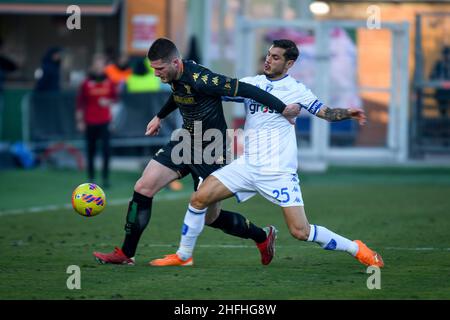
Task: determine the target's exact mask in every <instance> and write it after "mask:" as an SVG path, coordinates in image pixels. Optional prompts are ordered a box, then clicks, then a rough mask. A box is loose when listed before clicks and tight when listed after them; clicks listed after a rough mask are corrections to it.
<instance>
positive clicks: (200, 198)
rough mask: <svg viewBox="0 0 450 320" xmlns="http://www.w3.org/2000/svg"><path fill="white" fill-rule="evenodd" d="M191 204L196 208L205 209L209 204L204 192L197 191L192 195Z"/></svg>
mask: <svg viewBox="0 0 450 320" xmlns="http://www.w3.org/2000/svg"><path fill="white" fill-rule="evenodd" d="M190 203H191V206H193V207H194V208H195V209H199V210H202V209H205V208H206V207H207V206H208V203H207V198H206V196H205V195H204V194H203V193H202V192H198V191H197V192H195V193H194V194H193V195H192V197H191V202H190Z"/></svg>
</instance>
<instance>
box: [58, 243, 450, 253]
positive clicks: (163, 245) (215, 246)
mask: <svg viewBox="0 0 450 320" xmlns="http://www.w3.org/2000/svg"><path fill="white" fill-rule="evenodd" d="M67 245H69V246H77V247H78V246H86V245H89V244H88V243H85V244H64V246H67ZM96 246H97V247H108V246H110V245H109V244H106V243H99V244H96ZM177 246H178V244H175V243H173V244H168V243H151V244H142V247H144V248H145V247H147V248H176V247H177ZM196 247H198V248H213V249H249V248H251V249H254V248H255V246H254V245H243V244H198V245H197V246H196ZM277 248H297V249H322V248H321V247H320V246H314V245H311V246H298V245H277ZM379 249H380V250H396V251H450V248H432V247H416V248H407V247H381V248H379Z"/></svg>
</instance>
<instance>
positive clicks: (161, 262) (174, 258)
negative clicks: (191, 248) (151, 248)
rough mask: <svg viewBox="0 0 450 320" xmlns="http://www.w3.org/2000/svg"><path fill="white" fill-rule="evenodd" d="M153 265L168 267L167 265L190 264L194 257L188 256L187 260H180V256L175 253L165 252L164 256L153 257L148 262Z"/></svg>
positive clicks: (192, 262) (183, 265)
mask: <svg viewBox="0 0 450 320" xmlns="http://www.w3.org/2000/svg"><path fill="white" fill-rule="evenodd" d="M149 264H150V265H151V266H154V267H169V266H181V267H185V266H192V265H193V264H194V259H193V258H192V257H190V258H189V259H187V260H181V258H180V257H179V256H178V255H177V254H176V253H174V254H167V255H165V256H164V258H161V259H155V260H152V261H150V263H149Z"/></svg>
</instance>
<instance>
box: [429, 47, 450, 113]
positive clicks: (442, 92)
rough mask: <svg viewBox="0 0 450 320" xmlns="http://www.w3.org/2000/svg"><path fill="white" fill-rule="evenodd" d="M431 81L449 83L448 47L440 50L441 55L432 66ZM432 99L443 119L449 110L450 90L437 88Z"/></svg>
mask: <svg viewBox="0 0 450 320" xmlns="http://www.w3.org/2000/svg"><path fill="white" fill-rule="evenodd" d="M431 79H433V80H439V81H450V47H448V46H445V47H444V48H443V49H442V55H441V57H440V59H439V60H438V61H437V62H436V64H435V65H434V68H433V72H432V73H431ZM434 97H435V99H436V101H437V103H438V107H439V112H440V114H441V116H442V117H445V116H446V114H447V111H448V110H449V109H450V88H448V87H444V86H441V87H439V88H437V89H436V91H435V95H434Z"/></svg>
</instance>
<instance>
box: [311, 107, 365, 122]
mask: <svg viewBox="0 0 450 320" xmlns="http://www.w3.org/2000/svg"><path fill="white" fill-rule="evenodd" d="M316 115H317V116H318V117H319V118H322V119H325V120H327V121H330V122H335V121H342V120H347V119H353V120H356V121H358V123H359V124H360V125H364V124H365V123H366V122H367V118H366V114H365V112H364V110H362V109H356V108H330V107H327V106H323V107H322V108H321V109H320V110H319V112H317V114H316Z"/></svg>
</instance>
